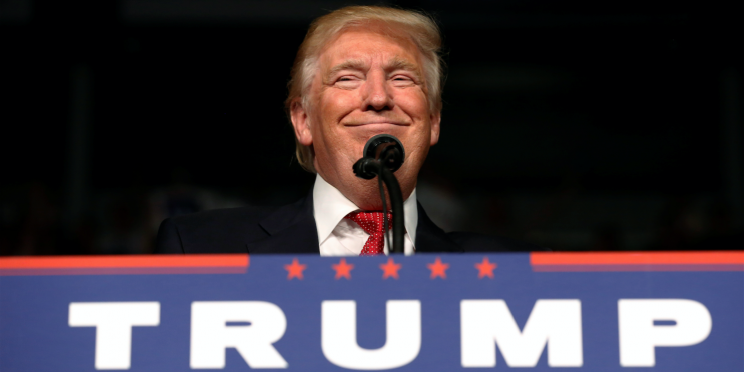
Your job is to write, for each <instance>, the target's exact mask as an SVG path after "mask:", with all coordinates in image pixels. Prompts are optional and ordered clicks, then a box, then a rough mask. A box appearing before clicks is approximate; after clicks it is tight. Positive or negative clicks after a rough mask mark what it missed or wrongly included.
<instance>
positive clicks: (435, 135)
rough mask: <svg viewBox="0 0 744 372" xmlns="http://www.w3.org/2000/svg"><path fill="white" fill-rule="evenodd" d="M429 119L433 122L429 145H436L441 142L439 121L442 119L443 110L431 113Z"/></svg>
mask: <svg viewBox="0 0 744 372" xmlns="http://www.w3.org/2000/svg"><path fill="white" fill-rule="evenodd" d="M429 121H430V123H431V142H430V143H429V146H434V145H436V144H437V142H439V128H440V126H439V123H440V122H441V121H442V112H441V111H436V112H435V113H433V114H431V117H430V118H429Z"/></svg>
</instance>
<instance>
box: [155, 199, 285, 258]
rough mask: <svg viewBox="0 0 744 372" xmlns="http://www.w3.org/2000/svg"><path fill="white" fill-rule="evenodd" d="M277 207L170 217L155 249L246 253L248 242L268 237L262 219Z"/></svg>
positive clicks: (158, 251) (226, 210) (177, 251)
mask: <svg viewBox="0 0 744 372" xmlns="http://www.w3.org/2000/svg"><path fill="white" fill-rule="evenodd" d="M276 209H277V208H276V207H241V208H229V209H215V210H210V211H205V212H199V213H193V214H187V215H182V216H177V217H172V218H168V219H166V220H165V221H163V222H162V223H161V225H160V229H159V231H158V240H157V247H156V252H157V253H217V252H218V251H219V252H220V253H228V252H235V253H238V252H243V251H244V250H245V244H246V243H248V242H251V241H255V240H258V239H261V238H264V237H265V236H267V234H266V232H265V231H264V230H263V229H262V228H261V226H260V224H259V222H260V221H261V220H263V219H264V218H266V217H267V216H269V215H270V214H271V213H272V212H273V211H275V210H276ZM218 247H219V248H218Z"/></svg>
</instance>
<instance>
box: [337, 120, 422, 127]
mask: <svg viewBox="0 0 744 372" xmlns="http://www.w3.org/2000/svg"><path fill="white" fill-rule="evenodd" d="M385 125H391V126H402V127H407V126H409V125H411V124H410V123H404V122H391V121H366V122H350V123H344V126H347V127H362V126H385Z"/></svg>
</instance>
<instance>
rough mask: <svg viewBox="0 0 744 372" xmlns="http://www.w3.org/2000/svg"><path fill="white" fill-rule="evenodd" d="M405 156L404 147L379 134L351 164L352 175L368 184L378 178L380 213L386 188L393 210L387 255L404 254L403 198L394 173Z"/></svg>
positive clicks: (390, 137) (385, 229)
mask: <svg viewBox="0 0 744 372" xmlns="http://www.w3.org/2000/svg"><path fill="white" fill-rule="evenodd" d="M405 157H406V153H405V150H404V149H403V144H402V143H401V142H400V140H398V139H397V138H395V136H393V135H390V134H378V135H376V136H374V137H372V138H370V139H369V140H368V141H367V144H365V145H364V150H363V151H362V158H361V159H359V160H358V161H357V162H356V163H354V166H353V170H354V174H355V175H356V176H357V177H359V178H363V179H365V180H371V179H373V178H375V176H377V177H378V178H377V179H378V182H379V183H378V185H379V188H380V198H381V199H382V210H383V212H386V207H385V190H384V189H383V187H382V183H383V182H385V185H386V186H387V188H388V194H390V204H391V206H390V207H391V209H392V210H393V211H392V212H393V244H392V246H391V245H390V244H389V242H388V247H390V252H392V253H403V231H404V229H405V216H404V215H403V194H402V193H401V191H400V185H399V184H398V179H397V178H395V175H393V172H395V171H396V170H398V169H399V168H400V166H401V165H403V161H404V160H405ZM383 216H384V231H385V232H386V234H385V236H387V213H383Z"/></svg>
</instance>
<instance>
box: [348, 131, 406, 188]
mask: <svg viewBox="0 0 744 372" xmlns="http://www.w3.org/2000/svg"><path fill="white" fill-rule="evenodd" d="M405 158H406V152H405V150H404V149H403V144H402V143H401V142H400V140H399V139H397V138H395V136H393V135H392V134H378V135H376V136H374V137H372V138H370V139H369V140H368V141H367V144H365V145H364V150H363V151H362V159H359V161H357V162H356V163H354V174H356V176H357V177H359V178H364V179H365V180H371V179H373V178H375V176H376V175H377V172H375V171H373V169H372V168H374V167H372V168H370V166H369V164H368V163H367V161H362V160H364V159H369V160H377V161H378V162H380V163H381V164H382V165H384V166H385V167H387V169H389V170H390V171H391V172H395V171H397V170H398V169H400V166H401V165H403V161H404V160H405Z"/></svg>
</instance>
